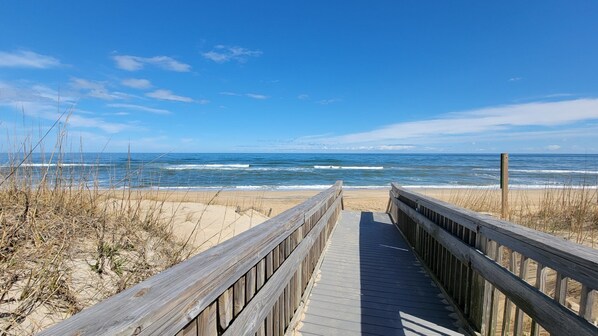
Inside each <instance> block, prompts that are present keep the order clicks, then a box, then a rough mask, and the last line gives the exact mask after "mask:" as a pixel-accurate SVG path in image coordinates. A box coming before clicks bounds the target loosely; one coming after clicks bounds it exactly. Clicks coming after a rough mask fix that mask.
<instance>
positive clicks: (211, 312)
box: [197, 303, 218, 336]
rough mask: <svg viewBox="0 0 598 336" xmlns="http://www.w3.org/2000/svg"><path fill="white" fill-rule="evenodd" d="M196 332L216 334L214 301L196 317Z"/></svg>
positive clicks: (203, 335)
mask: <svg viewBox="0 0 598 336" xmlns="http://www.w3.org/2000/svg"><path fill="white" fill-rule="evenodd" d="M197 334H198V335H199V336H218V326H217V324H216V303H213V304H211V305H210V306H208V307H207V308H206V309H204V310H203V311H202V312H201V314H199V317H198V318H197Z"/></svg>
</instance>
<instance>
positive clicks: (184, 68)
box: [112, 55, 191, 72]
mask: <svg viewBox="0 0 598 336" xmlns="http://www.w3.org/2000/svg"><path fill="white" fill-rule="evenodd" d="M112 59H113V60H114V61H115V62H116V67H117V68H119V69H122V70H127V71H137V70H141V69H143V67H144V66H145V65H146V64H150V65H154V66H157V67H158V68H162V69H164V70H170V71H176V72H188V71H190V70H191V66H190V65H189V64H185V63H181V62H179V61H177V60H175V59H174V58H172V57H168V56H154V57H139V56H132V55H116V56H112Z"/></svg>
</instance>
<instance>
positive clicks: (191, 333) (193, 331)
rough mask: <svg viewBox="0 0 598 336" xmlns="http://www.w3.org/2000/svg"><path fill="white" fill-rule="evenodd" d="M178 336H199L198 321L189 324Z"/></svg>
mask: <svg viewBox="0 0 598 336" xmlns="http://www.w3.org/2000/svg"><path fill="white" fill-rule="evenodd" d="M176 336H197V319H194V320H193V321H191V322H189V324H187V325H186V326H185V328H183V330H181V331H179V332H178V333H177V334H176Z"/></svg>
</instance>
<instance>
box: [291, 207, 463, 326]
mask: <svg viewBox="0 0 598 336" xmlns="http://www.w3.org/2000/svg"><path fill="white" fill-rule="evenodd" d="M330 239H331V240H330V245H329V247H328V249H327V250H326V251H325V255H324V261H323V263H322V265H321V267H320V275H319V280H318V281H316V284H315V286H314V288H313V290H312V292H311V295H310V299H309V303H308V305H307V308H306V311H305V317H304V319H303V321H302V323H301V324H299V326H300V327H299V328H298V329H299V331H300V332H301V333H305V334H314V335H457V334H459V329H458V327H457V324H456V322H457V320H456V318H455V317H454V314H452V307H450V306H449V305H448V304H447V303H446V301H445V300H444V299H443V296H442V294H441V293H440V291H439V289H438V288H437V287H436V286H435V285H434V284H433V282H432V280H431V279H430V277H429V276H428V275H427V274H426V273H425V271H424V270H423V269H422V267H421V265H420V264H419V262H418V261H417V259H416V258H415V256H414V255H413V254H412V252H411V250H410V249H409V248H408V245H407V244H406V242H405V241H404V240H403V238H402V236H401V235H400V234H399V232H398V231H397V230H396V228H395V227H394V225H393V224H392V223H391V221H390V218H389V217H388V215H386V214H383V213H371V212H349V211H343V212H342V215H341V219H340V221H339V223H338V224H337V227H336V229H335V231H334V233H333V235H332V237H331V238H330Z"/></svg>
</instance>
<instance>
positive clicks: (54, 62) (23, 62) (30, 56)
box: [0, 50, 60, 69]
mask: <svg viewBox="0 0 598 336" xmlns="http://www.w3.org/2000/svg"><path fill="white" fill-rule="evenodd" d="M59 65H60V61H59V60H58V59H56V58H54V57H52V56H47V55H40V54H37V53H34V52H33V51H27V50H19V51H14V52H5V51H0V67H10V68H34V69H47V68H52V67H57V66H59Z"/></svg>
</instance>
